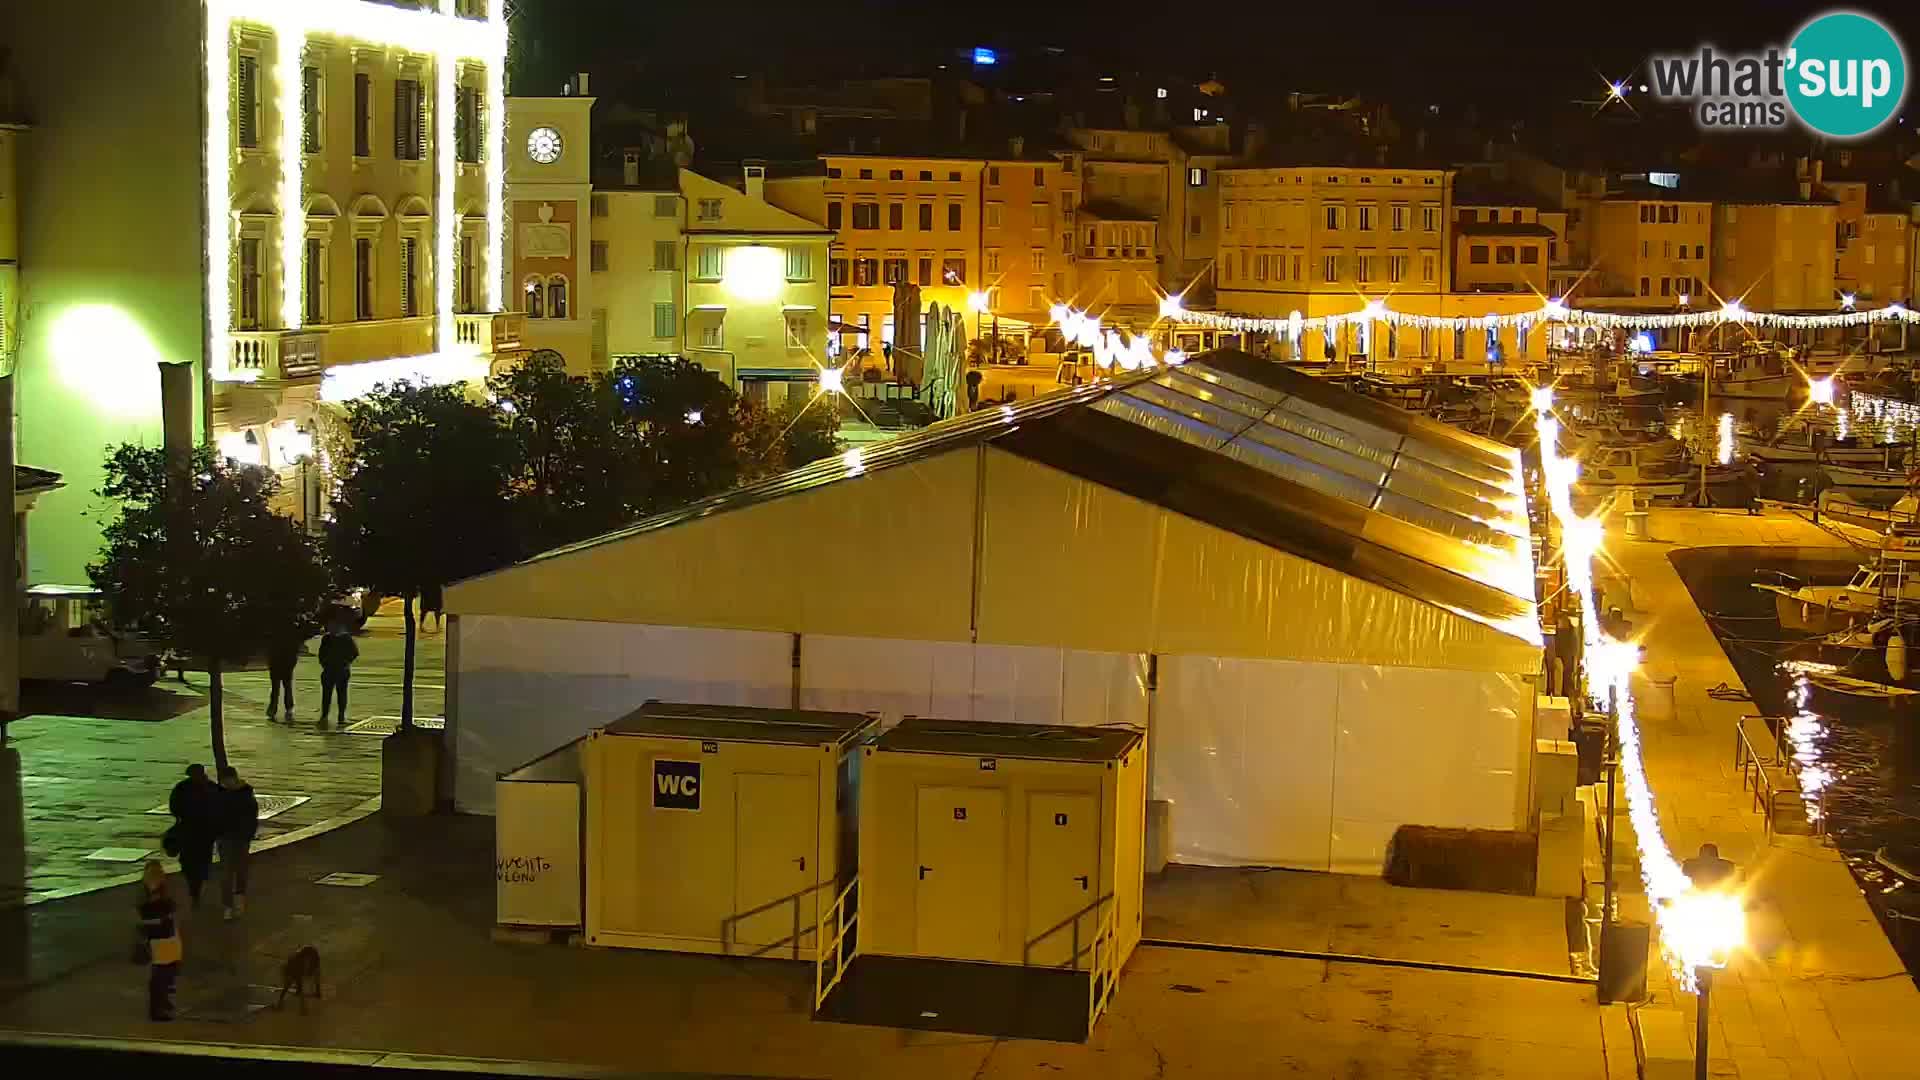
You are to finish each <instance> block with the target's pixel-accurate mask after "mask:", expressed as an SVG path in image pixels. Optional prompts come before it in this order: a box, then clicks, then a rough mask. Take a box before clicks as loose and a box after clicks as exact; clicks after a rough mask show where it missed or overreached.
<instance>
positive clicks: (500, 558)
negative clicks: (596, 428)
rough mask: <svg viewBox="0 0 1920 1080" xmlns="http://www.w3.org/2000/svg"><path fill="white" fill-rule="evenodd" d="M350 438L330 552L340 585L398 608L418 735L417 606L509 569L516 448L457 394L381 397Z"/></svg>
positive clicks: (392, 391) (501, 425)
mask: <svg viewBox="0 0 1920 1080" xmlns="http://www.w3.org/2000/svg"><path fill="white" fill-rule="evenodd" d="M347 429H348V432H349V434H350V436H351V443H350V444H349V446H348V447H347V449H346V451H345V454H344V460H342V461H339V462H337V463H336V470H337V473H338V475H339V478H340V490H339V493H338V494H337V496H336V497H335V499H334V504H333V513H334V517H333V520H332V521H331V522H330V523H329V524H328V527H327V546H328V548H329V550H330V551H331V552H332V555H333V559H334V561H335V562H336V563H337V564H338V565H339V567H340V570H341V574H342V577H343V578H344V579H345V580H347V581H350V582H352V583H354V584H356V585H360V586H363V587H365V588H368V589H371V590H374V591H375V592H378V593H381V594H383V595H386V596H398V597H400V598H401V600H402V608H401V610H402V611H403V613H404V615H405V627H406V663H405V670H404V674H403V676H402V681H401V698H400V723H401V726H402V728H404V729H408V730H411V729H412V727H413V666H414V647H415V637H414V632H415V623H414V604H415V601H416V600H417V599H418V598H419V597H420V595H421V594H422V593H423V592H429V591H436V590H438V589H439V588H441V587H442V586H444V585H445V584H446V583H447V582H449V581H455V580H458V579H460V578H463V577H469V576H471V575H474V574H478V573H482V572H484V571H487V570H492V569H494V568H496V567H499V566H503V565H505V564H506V563H509V562H511V561H513V558H514V554H515V551H516V545H515V541H514V535H513V529H512V524H511V521H510V519H509V502H508V486H509V484H510V482H511V481H512V478H513V476H514V475H515V472H516V469H517V467H518V457H519V454H518V448H517V447H516V445H515V442H514V437H513V433H512V432H511V431H510V430H509V429H508V427H507V425H506V423H505V422H504V414H503V413H502V411H501V410H500V409H499V408H497V407H495V406H492V405H486V404H482V403H479V402H476V401H473V400H472V399H470V398H468V397H466V396H465V395H464V394H463V393H462V392H461V391H460V390H459V389H457V388H454V387H450V386H420V385H415V384H413V383H408V382H396V383H392V384H389V385H382V386H377V387H375V388H374V390H373V392H372V393H370V394H368V395H366V396H365V397H362V398H359V399H358V400H356V401H354V402H352V403H350V404H349V405H348V407H347Z"/></svg>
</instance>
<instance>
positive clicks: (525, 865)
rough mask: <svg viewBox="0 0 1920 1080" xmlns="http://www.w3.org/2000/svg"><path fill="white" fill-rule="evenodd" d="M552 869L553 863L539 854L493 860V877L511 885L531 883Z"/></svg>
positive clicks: (497, 880)
mask: <svg viewBox="0 0 1920 1080" xmlns="http://www.w3.org/2000/svg"><path fill="white" fill-rule="evenodd" d="M551 869H553V864H552V863H550V862H548V861H547V860H546V859H545V858H542V857H541V856H539V855H512V856H508V857H505V858H500V859H495V860H494V861H493V879H494V880H495V881H496V882H503V883H505V884H509V885H518V884H523V883H530V882H535V881H539V880H540V875H541V874H544V873H546V872H547V871H549V870H551Z"/></svg>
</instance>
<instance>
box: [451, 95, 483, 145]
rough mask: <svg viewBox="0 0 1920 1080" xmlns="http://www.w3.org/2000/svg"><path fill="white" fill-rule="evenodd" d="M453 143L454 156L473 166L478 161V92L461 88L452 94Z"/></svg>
mask: <svg viewBox="0 0 1920 1080" xmlns="http://www.w3.org/2000/svg"><path fill="white" fill-rule="evenodd" d="M453 93H454V105H455V112H454V116H453V143H454V148H455V151H456V156H457V157H459V159H460V160H461V161H464V162H467V163H468V164H473V163H474V162H477V161H479V160H480V91H479V90H478V89H477V88H475V87H472V86H462V87H459V88H458V89H456V90H455V91H454V92H453Z"/></svg>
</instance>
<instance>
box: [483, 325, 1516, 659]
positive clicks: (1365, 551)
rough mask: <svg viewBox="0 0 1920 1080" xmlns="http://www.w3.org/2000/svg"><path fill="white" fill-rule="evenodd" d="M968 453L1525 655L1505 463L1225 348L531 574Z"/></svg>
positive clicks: (1012, 410) (838, 460) (767, 489)
mask: <svg viewBox="0 0 1920 1080" xmlns="http://www.w3.org/2000/svg"><path fill="white" fill-rule="evenodd" d="M980 444H990V445H992V446H993V447H995V448H996V449H998V450H1002V451H1005V452H1007V453H1010V454H1013V455H1015V456H1017V457H1020V458H1023V459H1025V460H1028V461H1031V462H1034V463H1036V464H1041V465H1045V466H1048V467H1050V468H1053V469H1056V470H1059V471H1060V472H1063V473H1066V474H1069V475H1071V476H1074V477H1077V478H1080V479H1082V480H1085V481H1088V482H1091V483H1093V484H1096V485H1099V486H1101V487H1104V488H1108V489H1111V490H1113V491H1117V492H1120V493H1123V494H1126V495H1129V496H1132V497H1134V498H1136V499H1139V500H1141V501H1143V502H1146V503H1149V504H1153V505H1155V506H1158V507H1160V508H1162V509H1165V510H1168V511H1171V512H1173V513H1176V514H1179V515H1181V516H1183V517H1186V518H1190V519H1193V520H1196V521H1199V522H1202V523H1204V524H1207V525H1211V526H1213V527H1215V528H1218V529H1221V530H1224V531H1226V532H1228V533H1232V534H1234V535H1237V536H1240V537H1243V538H1245V539H1247V540H1251V541H1253V542H1255V543H1257V544H1260V545H1263V546H1265V547H1268V548H1272V549H1274V550H1277V551H1280V552H1283V553H1286V554H1289V555H1292V556H1295V557H1298V558H1301V559H1305V560H1308V561H1310V562H1313V563H1316V564H1319V565H1321V566H1323V567H1326V568H1328V569H1330V570H1333V571H1335V572H1337V573H1339V574H1342V575H1345V576H1347V577H1351V578H1356V579H1359V580H1361V581H1365V582H1368V583H1370V584H1373V585H1378V586H1381V587H1384V588H1386V589H1389V590H1392V591H1394V592H1396V593H1399V594H1401V595H1403V596H1407V597H1410V598H1412V599H1414V600H1418V601H1420V602H1422V603H1425V604H1429V605H1432V606H1434V607H1438V608H1441V609H1443V610H1446V611H1449V612H1452V613H1454V614H1457V615H1461V616H1464V617H1466V618H1468V619H1471V620H1473V621H1475V622H1478V623H1481V624H1484V625H1486V626H1489V627H1492V628H1494V629H1496V630H1498V631H1500V632H1501V633H1503V634H1506V635H1509V636H1511V637H1514V638H1518V639H1521V640H1522V641H1526V642H1528V643H1533V644H1537V641H1538V638H1537V628H1536V626H1535V615H1534V608H1533V585H1534V582H1533V565H1532V554H1531V541H1530V538H1529V536H1528V528H1527V522H1526V515H1525V503H1524V498H1525V496H1524V492H1523V489H1522V482H1521V478H1520V468H1519V453H1518V451H1516V450H1514V449H1513V448H1511V447H1507V446H1503V445H1501V444H1499V443H1495V442H1492V441H1490V440H1486V439H1482V438H1479V437H1477V436H1474V435H1470V434H1468V433H1466V432H1464V431H1461V430H1459V429H1457V428H1453V427H1450V426H1447V425H1444V424H1440V423H1437V422H1435V421H1431V420H1428V419H1426V418H1423V417H1419V416H1416V415H1414V414H1411V413H1408V412H1406V411H1404V410H1402V409H1398V408H1395V407H1393V406H1391V405H1387V404H1385V403H1383V402H1379V401H1376V400H1374V399H1371V398H1367V397H1363V396H1361V395H1358V394H1355V393H1352V392H1351V391H1348V390H1345V389H1342V388H1339V387H1334V386H1329V385H1327V384H1326V383H1325V382H1324V381H1323V380H1319V379H1315V378H1312V377H1310V376H1307V375H1303V374H1301V373H1299V372H1295V371H1292V370H1290V369H1288V368H1286V367H1283V366H1281V365H1278V364H1274V363H1270V362H1266V361H1260V360H1256V359H1253V358H1251V357H1249V356H1246V355H1245V354H1243V353H1239V352H1237V351H1231V350H1220V351H1215V352H1210V353H1205V354H1202V355H1201V356H1198V357H1195V358H1193V359H1192V360H1190V361H1188V362H1187V363H1186V364H1184V365H1181V366H1179V367H1174V368H1154V369H1148V370H1145V371H1140V372H1133V373H1127V374H1123V375H1120V376H1119V377H1117V378H1113V379H1107V380H1101V381H1099V382H1096V383H1092V384H1088V385H1083V386H1080V387H1076V388H1073V389H1071V390H1066V391H1062V392H1060V393H1056V394H1051V395H1048V396H1045V397H1041V398H1036V399H1033V400H1031V401H1028V402H1025V403H1021V404H1018V405H1011V406H1000V407H989V408H986V409H982V410H979V411H976V412H973V413H970V414H967V415H965V416H962V417H958V418H955V419H952V420H949V421H945V422H943V423H939V424H935V425H933V426H931V427H928V428H925V429H923V430H921V431H918V432H915V433H912V434H909V435H905V436H902V437H899V438H896V439H892V440H889V441H887V442H885V443H880V444H876V445H873V446H868V447H864V448H859V449H854V450H849V451H847V452H846V453H844V454H842V455H840V456H838V457H833V458H827V459H823V460H821V461H817V462H814V463H812V464H810V465H807V466H805V467H803V468H800V469H796V470H794V471H792V472H789V473H786V474H783V475H781V476H777V477H774V478H771V479H769V480H766V481H763V482H761V483H759V484H754V485H750V486H747V487H742V488H738V489H736V490H734V491H730V492H727V493H725V494H722V495H719V496H715V497H713V498H710V499H706V500H704V501H701V502H697V503H694V504H691V505H689V506H687V507H684V508H682V509H680V510H676V511H672V512H670V513H666V514H662V515H659V516H656V517H653V518H650V519H648V520H645V521H642V522H639V523H637V524H635V525H633V526H631V527H629V528H626V529H623V530H620V531H617V532H613V533H609V534H607V535H605V536H601V537H597V538H594V539H590V540H586V541H583V542H581V543H578V544H574V545H570V546H568V547H563V548H559V549H556V550H554V551H550V552H547V553H545V554H542V555H538V556H535V557H534V558H533V559H532V560H530V563H536V564H537V563H540V562H543V561H546V560H552V559H558V558H564V557H566V556H568V555H571V554H575V553H578V552H581V551H584V550H589V549H593V548H598V547H601V546H603V545H607V544H612V543H617V542H620V541H623V540H628V539H632V538H635V537H639V536H644V535H646V534H649V533H655V532H658V531H660V530H663V529H670V528H673V527H675V526H677V525H682V524H686V523H689V522H694V521H700V520H704V519H709V518H712V517H714V516H716V515H720V514H725V513H729V512H734V511H739V510H743V509H746V508H748V507H752V506H757V505H761V504H764V503H767V502H769V501H773V500H780V499H785V498H787V497H789V496H797V495H800V494H803V493H805V492H809V491H814V490H817V489H820V488H823V487H827V486H829V485H837V484H840V483H843V482H845V481H849V480H852V479H854V478H857V477H860V476H863V475H867V474H872V473H878V472H882V471H884V470H888V469H892V468H896V467H899V466H904V465H911V464H914V463H920V462H925V461H927V460H929V459H931V458H934V457H937V456H940V455H943V454H946V453H948V452H949V451H952V450H955V449H959V448H962V447H970V446H978V445H980ZM522 565H523V566H524V565H527V564H522ZM515 569H516V568H509V569H507V570H504V571H497V572H496V573H513V572H514V570H515ZM449 600H450V601H454V600H457V597H455V596H450V597H449Z"/></svg>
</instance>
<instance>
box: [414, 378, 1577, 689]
mask: <svg viewBox="0 0 1920 1080" xmlns="http://www.w3.org/2000/svg"><path fill="white" fill-rule="evenodd" d="M770 566H778V567H779V568H780V569H779V571H778V572H763V571H765V570H766V569H767V568H768V567H770ZM876 571H883V573H881V574H878V575H876ZM878 580H886V581H890V582H894V583H896V584H897V585H898V586H899V587H897V588H884V589H882V588H875V587H873V586H874V584H875V582H876V581H878ZM1532 589H1533V568H1532V561H1531V548H1530V539H1529V537H1528V535H1527V522H1526V516H1525V512H1524V508H1523V493H1522V486H1521V478H1520V465H1519V456H1518V452H1517V451H1515V450H1513V449H1511V448H1508V447H1504V446H1501V445H1499V444H1497V443H1492V442H1489V441H1487V440H1483V439H1480V438H1477V437H1475V436H1472V435H1469V434H1466V433H1464V432H1461V431H1459V430H1457V429H1454V428H1450V427H1447V426H1445V425H1441V424H1437V423H1434V422H1432V421H1428V420H1425V419H1423V418H1420V417H1416V416H1413V415H1411V414H1408V413H1405V412H1403V411H1401V410H1398V409H1394V408H1392V407H1391V406H1388V405H1385V404H1383V403H1380V402H1377V401H1373V400H1371V399H1368V398H1364V397H1361V396H1359V395H1356V394H1352V393H1349V392H1347V391H1344V390H1341V389H1338V388H1334V387H1329V386H1327V385H1325V384H1324V383H1322V382H1320V381H1319V380H1315V379H1312V378H1310V377H1308V376H1305V375H1301V374H1299V373H1297V372H1293V371H1290V370H1288V369H1285V368H1283V367H1280V366H1278V365H1275V364H1270V363H1266V362H1263V361H1258V360H1255V359H1252V358H1250V357H1247V356H1245V355H1243V354H1240V353H1237V352H1214V353H1208V354H1206V355H1204V356H1201V357H1199V358H1196V359H1195V360H1193V361H1191V362H1189V363H1187V364H1185V365H1184V366H1181V367H1177V368H1161V369H1152V370H1148V371H1143V372H1138V373H1134V374H1129V375H1124V376H1121V377H1120V378H1117V379H1112V380H1105V381H1102V382H1098V383H1093V384H1089V385H1085V386H1082V387H1078V388H1074V389H1072V390H1068V391H1063V392H1061V393H1059V394H1056V395H1051V396H1048V397H1044V398H1039V399H1035V400H1033V401H1030V402H1028V403H1025V404H1022V405H1017V406H1005V407H992V408H988V409H984V410H981V411H978V412H974V413H971V414H968V415H966V416H963V417H959V418H956V419H954V420H951V421H947V422H945V423H941V424H937V425H934V426H933V427H930V428H927V429H925V430H923V431H921V432H918V433H915V434H913V435H909V436H904V437H901V438H898V439H895V440H892V441H890V442H887V443H882V444H877V445H873V446H869V447H866V448H864V449H861V450H850V451H848V452H847V453H845V454H843V455H841V456H838V457H834V458H829V459H826V460H823V461H819V462H815V463H814V464H812V465H809V466H806V467H804V468H802V469H799V470H796V471H794V472H791V473H787V474H785V475H783V476H780V477H776V478H773V479H771V480H768V481H765V482H763V483H760V484H756V485H753V486H750V487H746V488H741V489H739V490H736V491H733V492H729V493H727V494H725V495H721V496H718V497H716V498H713V499H709V500H706V501H704V502H700V503H696V504H694V505H692V506H689V507H686V508H684V509H682V510H680V511H676V512H674V513H670V514H665V515H661V516H659V517H656V518H652V519H650V520H647V521H643V522H640V523H638V524H636V525H634V526H632V527H630V528H628V529H624V530H621V531H619V532H615V533H611V534H608V535H606V536H602V537H599V538H596V539H593V540H589V541H586V542H584V543H580V544H576V545H572V546H570V547H566V548H561V549H558V550H556V551H552V552H548V553H546V554H543V555H540V556H537V557H536V558H534V559H531V560H529V561H527V562H525V563H522V564H519V565H517V566H513V567H509V568H506V569H504V570H500V571H497V572H495V573H492V574H488V575H484V576H482V577H478V578H474V579H470V580H468V581H464V582H460V583H458V584H456V585H454V586H452V587H451V588H450V589H449V590H448V593H447V603H448V609H449V610H450V611H452V612H454V613H457V614H462V615H468V614H472V615H501V616H519V617H532V618H544V619H569V620H582V621H594V622H606V623H627V624H644V625H657V626H686V627H706V628H713V629H724V630H746V631H755V630H758V631H776V632H785V633H800V634H827V635H847V636H854V637H863V638H894V639H914V640H923V641H949V642H976V643H979V644H998V645H1044V646H1050V647H1056V648H1066V649H1082V650H1100V651H1107V652H1121V653H1154V654H1197V655H1205V656H1216V657H1243V658H1260V659H1285V660H1314V661H1336V662H1345V663H1360V664H1385V665H1398V666H1410V667H1423V668H1440V669H1455V670H1470V671H1487V672H1506V673H1524V672H1530V671H1533V670H1536V669H1537V667H1538V657H1539V637H1538V630H1537V625H1536V621H1535V619H1536V617H1535V613H1534V609H1533V598H1532Z"/></svg>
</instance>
